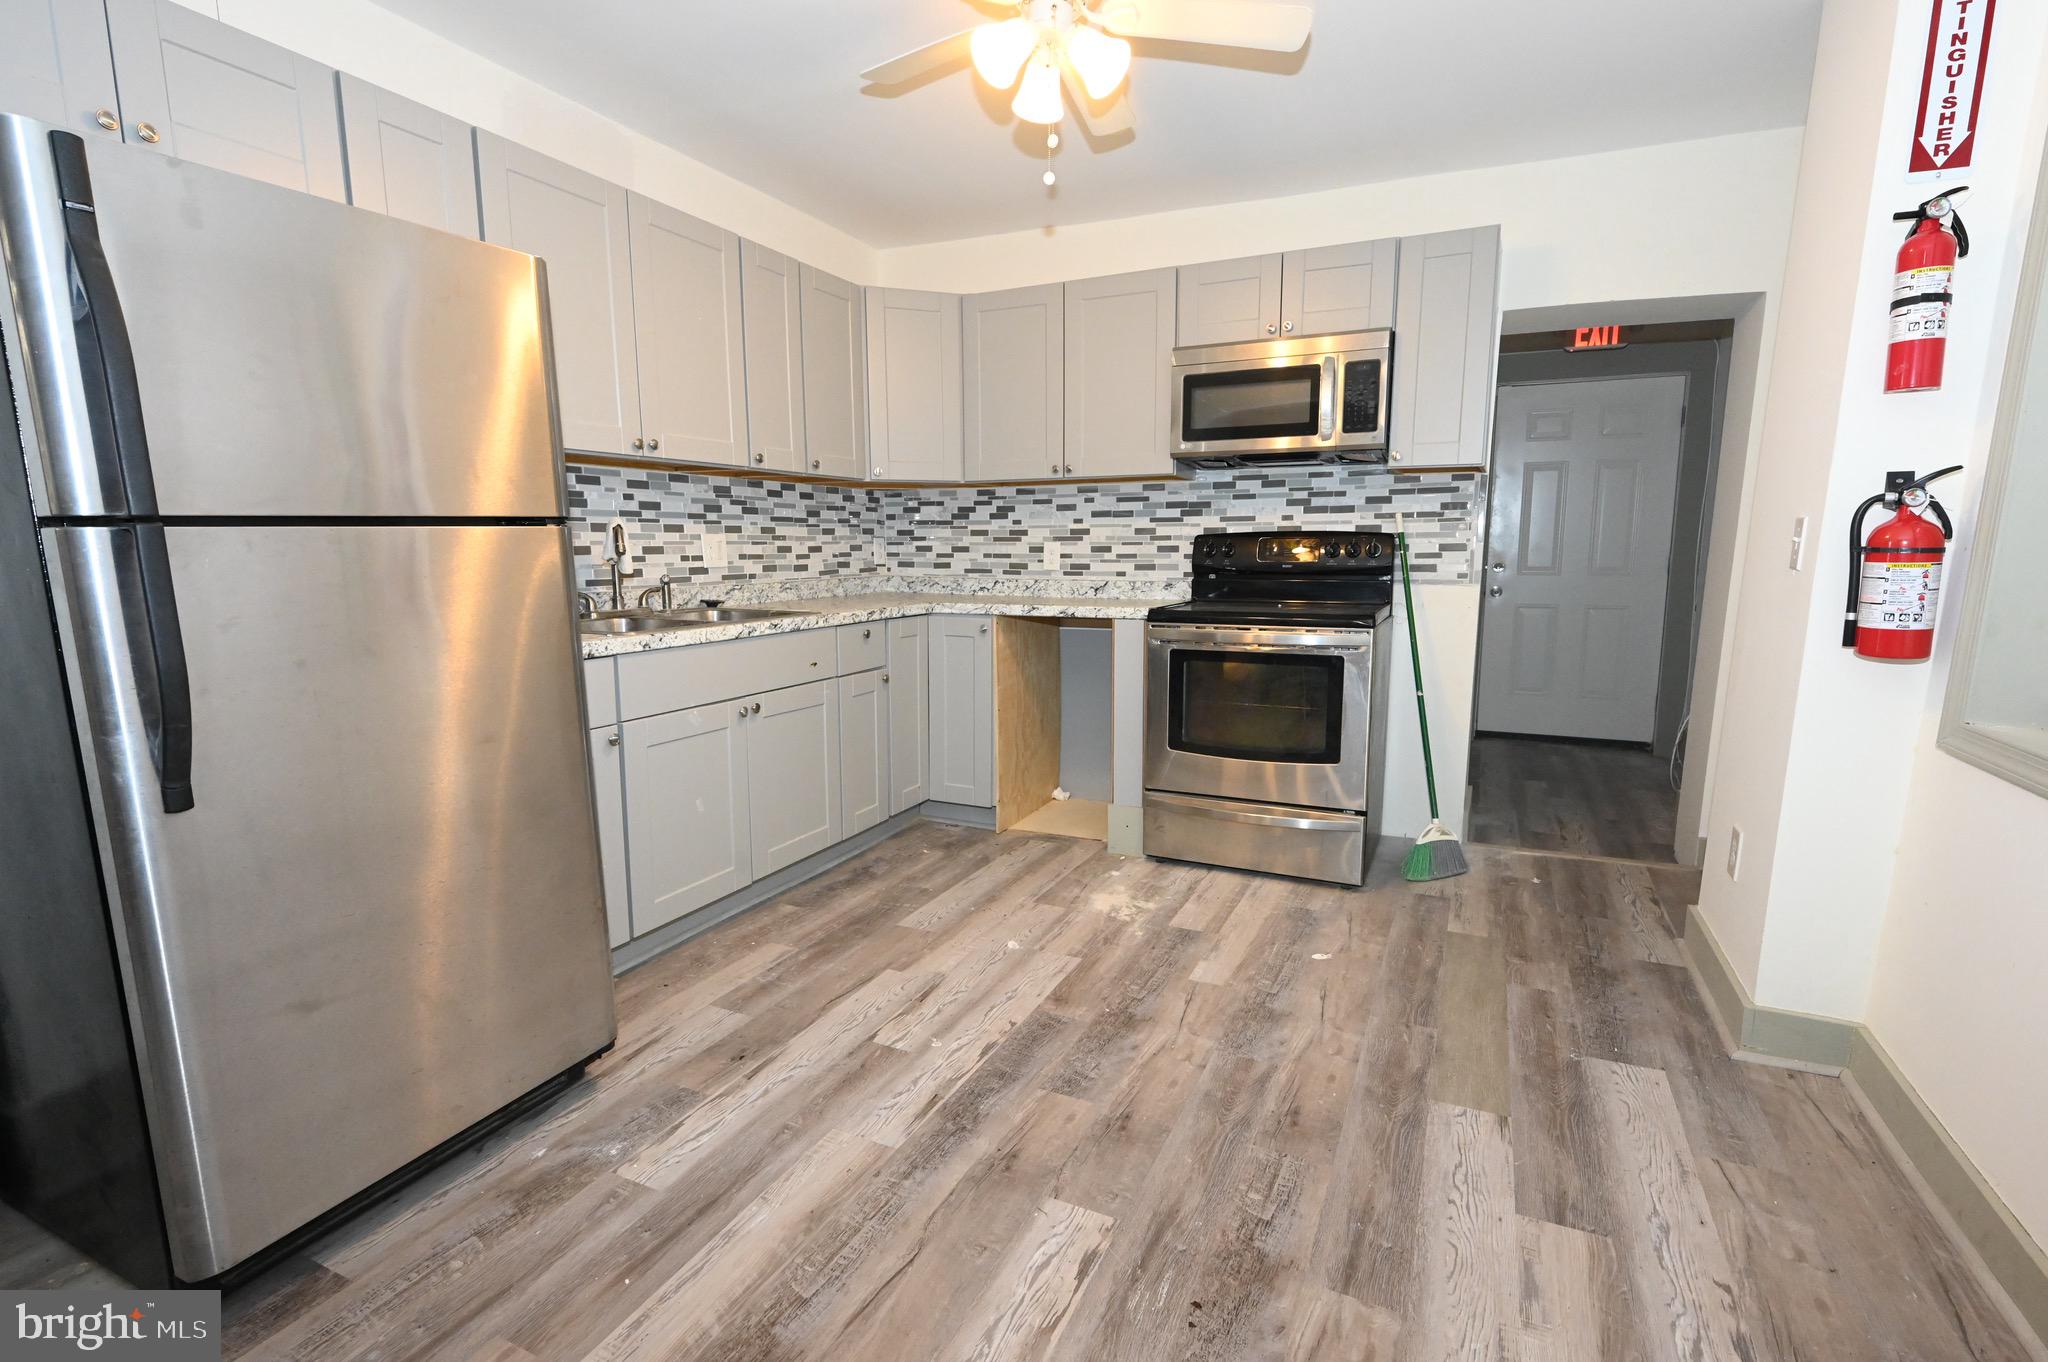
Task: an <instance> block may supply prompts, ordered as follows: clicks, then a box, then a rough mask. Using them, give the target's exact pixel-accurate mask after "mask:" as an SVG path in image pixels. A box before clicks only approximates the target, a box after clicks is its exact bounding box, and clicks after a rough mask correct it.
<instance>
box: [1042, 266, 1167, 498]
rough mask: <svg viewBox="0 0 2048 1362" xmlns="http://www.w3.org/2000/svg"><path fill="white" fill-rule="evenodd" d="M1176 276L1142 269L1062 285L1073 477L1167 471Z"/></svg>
mask: <svg viewBox="0 0 2048 1362" xmlns="http://www.w3.org/2000/svg"><path fill="white" fill-rule="evenodd" d="M1175 286H1176V279H1175V272H1174V271H1173V270H1145V271H1141V272H1140V273H1137V274H1119V275H1113V276H1111V277H1109V278H1106V279H1083V280H1081V281H1079V282H1078V283H1072V284H1068V285H1067V286H1066V329H1067V344H1066V370H1067V377H1066V385H1065V391H1066V431H1067V434H1066V458H1065V464H1064V468H1065V471H1066V472H1068V473H1070V474H1072V475H1073V476H1075V477H1083V478H1107V477H1119V476H1129V475H1131V474H1142V473H1157V474H1162V475H1165V474H1170V473H1171V472H1172V471H1173V460H1172V458H1171V457H1170V456H1169V455H1168V454H1167V447H1168V445H1169V443H1170V442H1171V439H1172V434H1171V431H1170V429H1169V421H1170V417H1171V412H1170V408H1169V403H1170V402H1171V401H1172V396H1173V377H1172V372H1171V360H1172V351H1173V313H1174V293H1175Z"/></svg>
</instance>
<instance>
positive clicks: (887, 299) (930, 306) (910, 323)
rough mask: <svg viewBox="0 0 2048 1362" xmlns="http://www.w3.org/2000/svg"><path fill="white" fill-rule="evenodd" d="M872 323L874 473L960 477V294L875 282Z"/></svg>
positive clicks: (912, 478) (870, 295) (911, 478)
mask: <svg viewBox="0 0 2048 1362" xmlns="http://www.w3.org/2000/svg"><path fill="white" fill-rule="evenodd" d="M867 326H868V461H869V462H868V472H869V476H871V477H875V478H886V479H889V480H891V481H900V482H958V481H960V477H961V469H962V459H961V433H960V420H961V400H960V296H959V295H958V294H955V293H923V292H919V291H917V290H914V289H900V288H871V289H869V290H868V291H867Z"/></svg>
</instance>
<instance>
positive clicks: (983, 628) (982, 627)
mask: <svg viewBox="0 0 2048 1362" xmlns="http://www.w3.org/2000/svg"><path fill="white" fill-rule="evenodd" d="M981 632H982V633H984V634H985V633H987V632H988V626H987V625H986V624H984V625H982V626H981Z"/></svg>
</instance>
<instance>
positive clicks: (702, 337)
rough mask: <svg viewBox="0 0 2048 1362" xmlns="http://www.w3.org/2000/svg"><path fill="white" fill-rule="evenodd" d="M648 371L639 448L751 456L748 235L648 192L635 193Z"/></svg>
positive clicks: (636, 272) (714, 458)
mask: <svg viewBox="0 0 2048 1362" xmlns="http://www.w3.org/2000/svg"><path fill="white" fill-rule="evenodd" d="M626 214H627V218H628V220H629V221H630V222H631V224H632V233H631V234H632V240H633V247H632V250H633V271H632V274H633V327H634V334H635V336H636V338H637V342H638V343H637V347H636V349H637V355H638V360H639V374H640V428H639V432H638V433H636V434H635V436H634V439H635V440H640V441H643V443H642V444H635V445H634V446H633V448H634V452H635V453H642V452H644V453H646V454H648V455H649V456H652V457H656V458H662V459H674V460H677V461H678V462H682V463H704V464H730V465H734V466H737V465H739V464H741V463H743V462H745V460H746V454H747V413H746V368H745V363H746V361H745V354H744V346H743V342H742V330H741V320H740V318H741V305H740V239H739V237H738V236H736V235H734V234H733V233H731V232H728V231H726V230H724V229H723V228H720V227H714V226H712V225H711V224H710V223H708V222H704V221H701V220H699V219H697V218H693V217H691V216H690V215H689V214H687V213H679V212H677V211H676V210H675V209H673V208H670V207H668V206H667V205H666V204H660V203H656V202H655V201H654V200H652V199H650V198H647V197H645V196H644V195H640V194H628V195H627V196H626Z"/></svg>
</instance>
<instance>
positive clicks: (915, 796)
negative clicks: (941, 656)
mask: <svg viewBox="0 0 2048 1362" xmlns="http://www.w3.org/2000/svg"><path fill="white" fill-rule="evenodd" d="M929 624H930V621H929V620H928V619H925V618H922V617H920V618H916V619H900V620H890V621H889V649H888V656H889V662H888V666H887V669H886V670H885V671H883V673H882V689H884V690H886V691H887V692H888V693H889V760H888V767H889V812H890V814H892V815H893V814H899V813H902V812H903V811H904V810H906V809H914V808H916V807H917V806H918V805H920V804H922V803H924V802H925V800H927V799H929V798H930V797H931V796H930V794H929V792H928V786H929V781H930V777H931V763H930V753H931V706H930V703H929V699H928V696H927V690H928V687H927V685H926V682H925V678H926V676H927V675H928V674H929V672H930V667H931V659H930V655H929V649H930V642H929V638H930V635H929V631H928V625H929ZM991 664H993V654H991Z"/></svg>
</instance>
